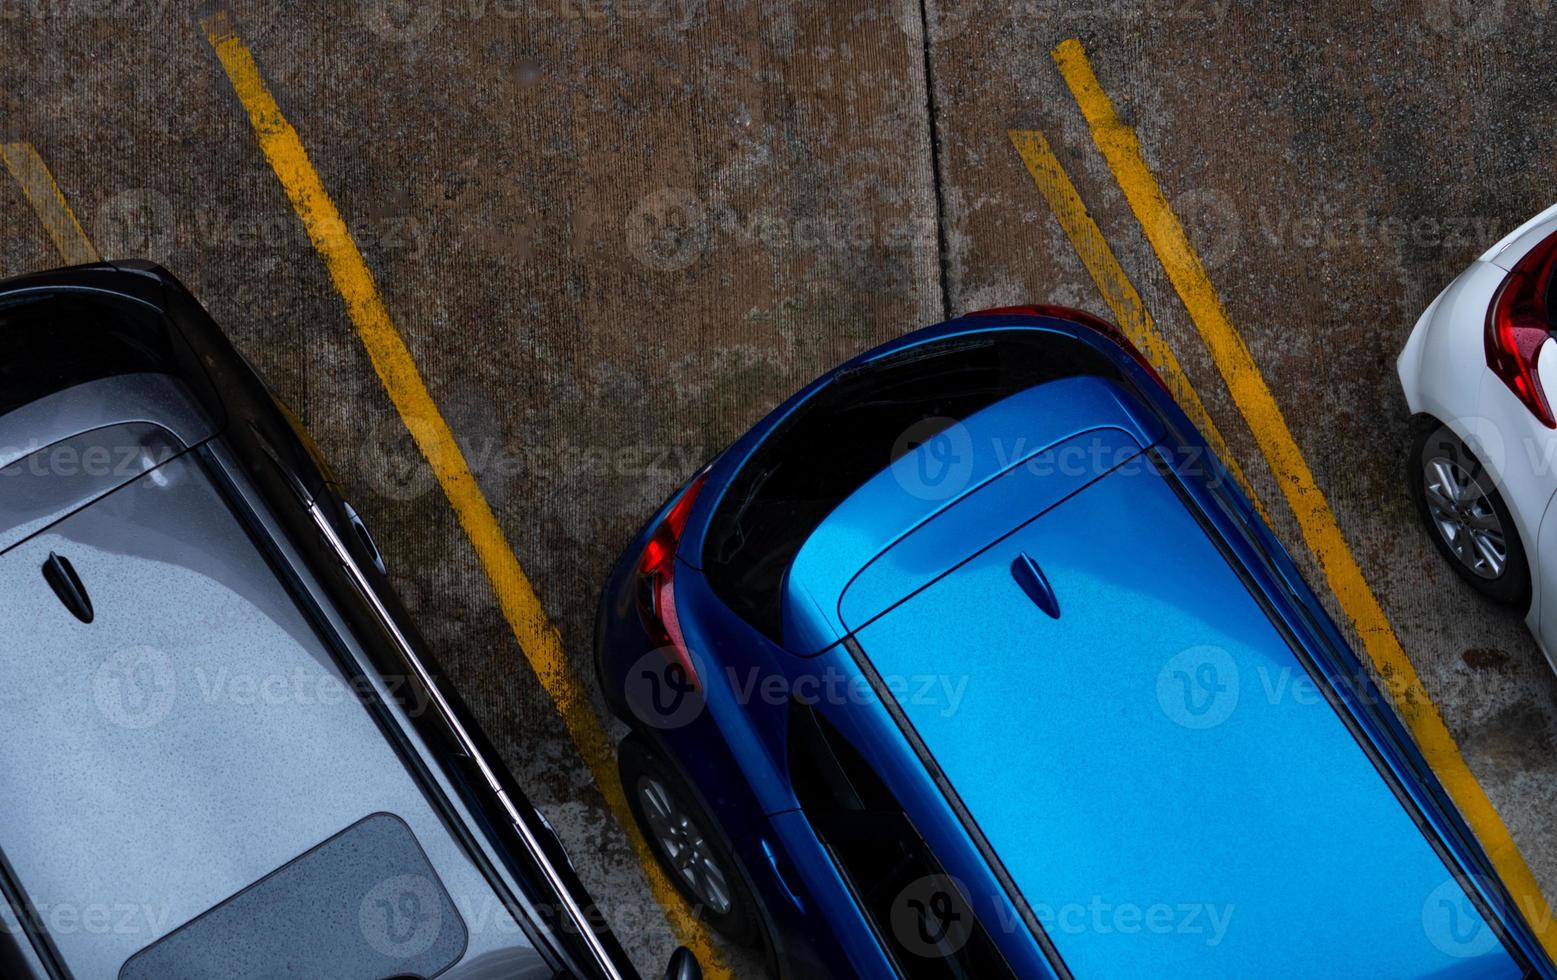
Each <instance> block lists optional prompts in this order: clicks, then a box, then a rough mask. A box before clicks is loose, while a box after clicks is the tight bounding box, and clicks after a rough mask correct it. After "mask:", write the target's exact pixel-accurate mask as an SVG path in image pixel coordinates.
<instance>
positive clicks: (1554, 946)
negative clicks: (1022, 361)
mask: <svg viewBox="0 0 1557 980" xmlns="http://www.w3.org/2000/svg"><path fill="white" fill-rule="evenodd" d="M1053 57H1054V62H1055V64H1056V65H1057V66H1058V67H1059V70H1060V74H1061V75H1063V76H1064V78H1065V83H1066V85H1068V86H1069V87H1070V91H1071V95H1072V96H1074V98H1075V100H1076V103H1077V105H1078V106H1079V107H1080V108H1081V112H1082V115H1083V116H1084V117H1086V121H1087V126H1088V128H1089V129H1090V130H1091V132H1092V140H1093V142H1094V143H1095V144H1096V145H1097V148H1098V150H1099V152H1101V153H1102V155H1103V158H1104V159H1105V160H1106V161H1107V163H1108V167H1109V169H1110V170H1111V171H1112V172H1113V175H1114V179H1115V180H1116V181H1117V182H1118V184H1119V187H1120V189H1121V190H1122V191H1123V192H1124V195H1125V198H1126V199H1127V200H1128V201H1129V203H1130V208H1131V210H1132V211H1134V212H1135V216H1136V219H1137V220H1138V221H1139V222H1140V224H1141V228H1142V229H1143V230H1144V231H1145V233H1146V238H1147V240H1148V241H1149V242H1150V243H1151V246H1152V250H1153V251H1154V252H1156V254H1157V258H1158V260H1159V261H1160V262H1161V263H1162V267H1163V269H1164V270H1165V271H1166V272H1167V274H1168V279H1169V280H1170V281H1171V282H1172V283H1173V288H1174V290H1175V291H1176V292H1177V293H1178V295H1179V298H1180V299H1181V300H1182V301H1183V303H1184V306H1185V308H1186V309H1187V310H1188V311H1189V316H1190V319H1191V320H1192V321H1193V322H1194V324H1195V327H1196V329H1197V330H1199V332H1200V335H1201V337H1203V338H1204V339H1205V342H1206V346H1207V348H1208V349H1209V350H1210V351H1211V356H1212V359H1213V360H1214V361H1215V362H1216V366H1217V369H1218V370H1219V371H1220V372H1221V374H1222V378H1223V380H1225V381H1226V383H1227V387H1228V390H1229V391H1231V392H1232V395H1233V400H1234V402H1235V403H1236V404H1237V405H1238V410H1239V411H1240V412H1241V413H1242V414H1243V416H1244V419H1245V420H1246V421H1247V422H1248V423H1249V428H1250V430H1251V431H1252V432H1253V433H1254V438H1255V441H1256V442H1257V443H1258V444H1259V447H1260V451H1261V453H1263V454H1264V456H1265V459H1266V462H1268V463H1269V464H1270V468H1271V471H1272V472H1273V473H1274V474H1275V475H1276V482H1277V484H1278V485H1279V486H1280V487H1281V490H1282V493H1283V494H1284V495H1285V497H1286V499H1287V503H1288V504H1289V505H1290V506H1291V507H1292V511H1293V513H1294V514H1295V515H1296V517H1297V520H1298V525H1299V527H1300V528H1301V529H1302V533H1303V538H1304V540H1305V541H1306V542H1307V544H1308V547H1309V548H1310V549H1311V550H1312V551H1313V553H1314V556H1315V558H1317V559H1318V561H1319V566H1320V568H1321V569H1322V570H1323V571H1324V575H1325V578H1326V580H1327V581H1328V583H1329V586H1330V589H1331V591H1333V592H1334V593H1335V596H1336V599H1337V600H1338V601H1339V602H1340V604H1341V608H1342V609H1343V610H1344V611H1345V613H1346V615H1347V617H1348V618H1349V619H1350V620H1351V622H1352V625H1353V626H1355V627H1356V629H1357V634H1358V636H1359V637H1360V638H1361V640H1362V643H1363V647H1364V649H1366V650H1367V653H1368V656H1369V657H1370V658H1371V659H1372V661H1373V664H1374V666H1375V667H1376V668H1377V669H1378V672H1379V674H1380V676H1381V677H1382V678H1383V680H1384V682H1385V684H1386V686H1387V687H1388V689H1389V691H1390V693H1391V695H1392V696H1393V697H1394V700H1395V705H1396V707H1397V709H1398V710H1399V712H1400V716H1401V718H1402V719H1403V720H1404V721H1405V723H1406V725H1407V726H1408V727H1409V728H1410V730H1411V733H1412V734H1413V735H1414V736H1415V737H1416V741H1417V744H1418V745H1419V746H1420V747H1421V750H1422V754H1423V755H1424V756H1425V757H1426V759H1427V762H1428V764H1429V765H1431V766H1432V768H1433V771H1434V772H1435V773H1436V774H1437V775H1438V779H1439V780H1440V781H1441V782H1442V783H1443V785H1444V787H1445V789H1447V790H1448V791H1449V793H1450V795H1451V796H1452V797H1453V798H1454V801H1455V802H1456V803H1457V804H1458V805H1459V808H1460V811H1461V813H1462V814H1464V816H1465V819H1466V822H1467V823H1469V824H1470V826H1471V829H1472V830H1473V831H1474V832H1475V833H1476V836H1477V837H1478V838H1480V840H1481V844H1482V847H1483V848H1485V849H1486V852H1487V855H1488V857H1489V858H1490V859H1491V861H1492V864H1493V866H1494V867H1495V868H1496V869H1497V872H1498V874H1499V876H1501V877H1502V879H1503V883H1504V885H1505V886H1506V887H1507V888H1508V890H1509V892H1510V894H1511V895H1512V896H1513V898H1514V900H1515V901H1516V902H1517V903H1518V906H1519V910H1520V911H1521V912H1522V913H1523V914H1524V915H1525V917H1526V918H1527V919H1528V920H1529V922H1530V925H1531V927H1532V928H1533V929H1534V930H1535V933H1536V935H1537V936H1538V937H1539V939H1540V942H1541V944H1542V946H1544V947H1545V949H1546V951H1547V952H1548V953H1549V954H1551V955H1552V956H1554V957H1557V928H1553V926H1554V925H1557V923H1554V921H1553V919H1552V912H1551V907H1550V906H1549V905H1548V903H1547V901H1546V898H1545V896H1544V895H1543V894H1542V893H1541V888H1540V885H1539V884H1537V882H1536V880H1535V875H1534V874H1532V873H1531V871H1530V866H1529V865H1528V864H1527V863H1526V862H1525V859H1524V856H1523V855H1522V854H1520V853H1519V848H1518V846H1517V845H1516V844H1515V843H1514V839H1513V836H1512V835H1511V834H1510V833H1509V830H1508V827H1507V826H1506V825H1504V823H1503V819H1502V818H1501V817H1500V816H1499V815H1498V812H1497V810H1496V808H1494V807H1493V805H1492V802H1491V801H1490V800H1489V799H1487V794H1486V791H1485V790H1483V789H1482V787H1481V784H1480V783H1479V782H1477V781H1476V777H1475V775H1474V774H1473V773H1472V772H1471V771H1470V767H1469V766H1468V765H1467V764H1466V762H1465V757H1464V756H1463V755H1462V754H1461V753H1460V747H1459V745H1458V744H1457V743H1456V742H1455V741H1454V736H1453V735H1452V734H1450V732H1449V729H1448V727H1447V726H1445V724H1444V721H1443V716H1442V715H1441V714H1440V713H1439V711H1438V708H1437V706H1436V705H1435V704H1433V701H1432V698H1431V697H1429V695H1428V693H1427V689H1426V688H1425V687H1423V685H1422V682H1421V678H1419V677H1418V676H1417V673H1416V668H1415V667H1413V666H1412V664H1411V660H1410V658H1408V657H1407V656H1406V653H1405V650H1404V649H1403V648H1402V647H1401V645H1400V638H1399V637H1398V636H1396V635H1395V630H1394V628H1393V627H1392V626H1391V625H1390V623H1389V619H1388V617H1386V616H1385V614H1384V609H1383V607H1382V606H1380V605H1379V601H1378V597H1377V596H1375V595H1374V593H1373V590H1372V588H1371V587H1369V585H1368V582H1367V580H1366V579H1365V578H1364V577H1363V574H1362V569H1361V568H1359V567H1358V565H1357V560H1356V558H1355V557H1354V556H1353V555H1352V552H1351V549H1350V548H1349V547H1348V546H1347V544H1346V540H1345V537H1344V536H1343V535H1342V534H1341V529H1340V526H1339V524H1338V523H1337V522H1336V519H1335V513H1334V512H1333V511H1332V510H1331V509H1330V504H1329V502H1328V501H1327V500H1326V499H1325V496H1324V493H1323V492H1322V491H1321V490H1320V489H1319V487H1318V485H1317V484H1316V483H1315V481H1314V475H1313V473H1312V472H1311V471H1310V470H1309V468H1308V463H1307V462H1306V461H1305V460H1304V458H1303V454H1302V451H1301V450H1300V449H1299V448H1298V444H1297V440H1296V439H1294V438H1293V436H1292V431H1291V429H1289V428H1288V427H1287V423H1286V419H1285V417H1284V416H1283V415H1282V412H1281V408H1280V407H1279V406H1278V405H1277V404H1276V399H1275V397H1274V396H1273V395H1272V394H1271V390H1270V386H1269V385H1267V384H1266V382H1265V378H1264V376H1263V375H1262V374H1261V373H1260V369H1259V367H1258V366H1257V365H1256V364H1255V363H1254V358H1253V356H1252V355H1251V354H1250V353H1249V348H1248V346H1247V345H1246V344H1245V343H1244V341H1243V337H1242V335H1241V334H1240V333H1239V332H1238V329H1237V328H1236V327H1235V326H1233V323H1232V320H1231V319H1230V318H1229V317H1228V315H1227V310H1226V308H1225V307H1224V306H1223V305H1222V300H1221V296H1220V295H1219V294H1218V293H1217V291H1216V288H1215V287H1214V286H1213V285H1212V284H1211V279H1210V277H1209V276H1208V275H1207V274H1206V270H1205V266H1204V264H1203V263H1202V262H1201V260H1200V256H1199V255H1198V253H1196V251H1195V249H1194V247H1193V246H1192V245H1191V244H1190V242H1189V238H1188V236H1187V235H1185V233H1184V227H1183V225H1182V224H1181V223H1180V222H1179V219H1178V216H1177V215H1176V214H1174V212H1173V209H1172V207H1171V206H1170V205H1169V204H1168V201H1167V198H1165V197H1164V196H1163V193H1162V188H1161V187H1160V186H1159V185H1158V184H1157V180H1156V178H1155V177H1153V176H1152V172H1151V169H1150V168H1149V167H1148V166H1147V164H1146V159H1145V157H1144V155H1143V154H1142V152H1141V144H1140V140H1139V138H1138V137H1137V136H1136V134H1135V131H1134V130H1133V129H1132V128H1131V127H1130V126H1129V124H1127V123H1126V122H1124V120H1122V119H1120V118H1119V115H1118V113H1117V112H1116V111H1115V109H1114V104H1113V101H1112V100H1111V99H1110V98H1109V96H1108V93H1107V92H1105V91H1104V90H1103V87H1102V84H1101V83H1100V82H1099V81H1098V78H1097V75H1096V73H1095V72H1094V71H1093V69H1092V64H1091V62H1090V61H1089V60H1088V58H1087V54H1086V50H1085V49H1084V48H1083V47H1082V45H1081V42H1080V41H1077V40H1075V39H1071V40H1067V41H1064V42H1062V43H1061V44H1060V45H1059V46H1058V47H1056V48H1055V49H1054V52H1053Z"/></svg>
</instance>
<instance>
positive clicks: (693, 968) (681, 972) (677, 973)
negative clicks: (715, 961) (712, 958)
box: [665, 946, 703, 980]
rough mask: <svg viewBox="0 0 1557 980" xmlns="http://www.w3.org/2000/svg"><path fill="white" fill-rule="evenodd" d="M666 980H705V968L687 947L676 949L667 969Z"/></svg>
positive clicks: (671, 955)
mask: <svg viewBox="0 0 1557 980" xmlns="http://www.w3.org/2000/svg"><path fill="white" fill-rule="evenodd" d="M665 980H703V967H702V964H700V963H698V961H697V957H696V956H693V955H692V951H691V950H690V949H687V948H686V947H685V946H678V947H676V951H675V952H674V953H671V954H670V965H669V966H667V967H665Z"/></svg>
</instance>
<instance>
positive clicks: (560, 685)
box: [202, 12, 730, 977]
mask: <svg viewBox="0 0 1557 980" xmlns="http://www.w3.org/2000/svg"><path fill="white" fill-rule="evenodd" d="M202 24H203V26H204V28H205V32H206V37H207V39H208V40H209V41H210V43H211V46H212V47H213V48H214V49H215V51H216V56H217V58H218V59H219V60H220V61H221V63H222V67H223V68H224V69H225V70H226V72H227V77H228V79H229V80H230V81H231V82H232V87H233V91H234V92H235V93H236V94H237V96H238V101H240V102H241V103H243V107H244V109H245V110H246V111H247V112H248V115H249V122H250V123H252V124H253V127H254V132H255V135H256V136H257V137H258V138H259V144H260V149H261V150H262V151H264V154H265V158H266V159H267V160H269V161H270V165H271V168H272V169H273V170H274V171H275V173H276V177H277V178H278V179H279V180H280V181H281V185H282V187H283V188H285V190H286V194H287V197H288V198H289V199H290V200H291V202H292V207H293V209H294V210H296V212H297V216H298V218H299V219H300V220H301V221H302V222H303V227H304V228H305V229H306V230H307V232H308V237H309V238H310V240H312V242H313V245H314V248H315V250H316V251H318V253H319V256H320V258H322V259H323V260H324V264H325V267H326V268H327V269H328V270H329V274H330V278H331V280H332V281H333V282H334V283H335V288H336V289H337V291H339V293H340V295H341V298H342V299H343V300H344V301H345V303H346V313H347V316H348V317H349V318H350V319H351V322H352V325H353V326H354V327H356V330H357V333H358V335H359V336H360V337H361V338H362V342H363V345H364V346H365V347H366V348H367V351H368V356H369V358H370V359H371V360H372V362H373V369H374V370H375V371H376V372H377V373H378V376H379V380H380V381H382V382H383V385H384V389H385V390H386V391H387V392H388V393H389V398H390V401H392V402H393V403H394V405H395V409H396V410H397V411H398V412H399V413H400V417H401V419H402V420H404V422H405V424H406V428H408V429H409V430H410V431H411V436H412V438H413V439H414V440H415V442H416V445H417V448H418V449H419V450H421V453H422V455H423V456H425V457H426V458H427V462H428V463H429V464H430V465H431V466H432V468H433V472H434V473H436V474H437V477H438V483H439V484H440V485H441V486H442V487H443V492H444V493H445V494H446V495H447V496H448V498H449V503H450V504H452V505H453V507H454V512H455V514H456V515H457V516H458V518H459V521H460V524H461V526H463V527H464V529H465V533H466V534H467V535H468V536H469V538H470V541H471V544H472V545H473V546H474V548H475V551H476V555H477V557H478V559H479V560H480V562H481V567H482V569H483V570H484V571H485V572H486V575H487V579H488V581H489V582H490V583H491V585H492V590H493V592H495V593H496V595H497V600H498V604H499V606H501V608H502V611H503V616H504V618H506V619H507V620H508V625H509V627H510V628H511V629H512V630H513V633H514V636H515V638H516V639H517V640H518V641H519V646H520V649H521V650H523V652H524V655H525V657H526V658H527V659H528V660H529V662H530V666H531V667H532V668H533V669H534V671H535V675H536V677H538V678H539V679H540V682H541V685H542V686H543V687H545V689H546V691H547V693H548V694H550V695H551V697H552V700H553V701H554V702H555V703H556V706H557V710H558V712H559V713H560V714H561V715H562V720H563V723H564V724H565V725H566V726H567V729H568V733H569V735H571V736H572V739H573V742H574V745H575V746H576V747H577V748H578V751H579V754H580V755H581V756H583V759H584V762H585V764H586V765H587V766H588V767H589V770H590V773H591V775H592V776H593V777H594V779H595V783H596V784H597V785H598V786H599V788H600V792H601V794H602V795H603V796H604V797H605V800H606V803H607V805H608V806H609V807H610V808H611V811H612V813H614V814H615V816H616V818H617V820H618V821H619V822H620V823H621V825H622V829H623V830H624V831H625V832H626V833H627V837H628V839H629V840H630V841H631V842H632V845H633V849H634V851H635V852H636V853H637V856H638V859H639V861H640V863H641V864H642V865H643V870H644V873H645V875H646V876H647V877H648V880H649V887H650V889H651V890H652V891H653V894H654V897H655V899H656V900H657V901H658V902H659V903H660V904H661V905H662V906H664V908H665V912H666V915H667V917H668V918H669V920H670V924H671V927H672V928H673V929H674V930H675V932H676V934H677V936H678V937H679V938H680V939H681V941H682V942H684V943H686V944H687V945H688V946H689V947H691V948H692V950H693V952H695V953H696V954H697V957H698V959H699V960H700V961H701V962H702V963H703V965H704V969H705V971H706V972H707V973H708V975H709V976H713V977H727V976H730V971H729V968H728V967H727V966H726V965H725V964H724V962H723V958H722V957H721V956H720V955H719V953H718V952H717V950H716V949H715V947H714V945H713V944H712V942H711V941H710V939H709V936H708V934H707V932H706V931H705V930H704V928H703V926H702V924H701V923H700V922H699V921H698V920H697V918H696V917H695V916H694V915H693V914H692V913H691V911H690V910H689V909H688V908H687V907H686V906H685V905H684V904H683V903H682V901H681V899H680V896H679V895H678V894H677V892H676V890H675V888H674V887H673V886H672V885H671V882H670V879H669V878H667V877H666V876H665V875H664V873H663V872H662V871H661V870H660V868H659V865H657V864H656V863H655V862H654V859H653V856H652V854H651V852H650V851H649V846H648V844H647V842H645V841H644V839H643V836H642V835H641V834H640V833H639V832H638V829H637V826H636V825H635V824H634V822H633V819H632V817H631V815H630V812H629V810H628V807H627V798H626V796H625V795H624V793H623V791H622V788H621V784H620V782H619V781H618V780H617V778H616V767H615V764H614V762H613V758H614V752H613V750H612V746H611V740H610V737H609V736H608V735H607V734H606V730H605V727H604V725H602V723H601V720H600V718H599V716H598V715H596V713H595V711H594V709H593V707H592V706H591V704H590V700H589V696H588V695H587V694H586V693H585V688H584V686H583V684H581V683H580V682H579V678H578V676H577V674H576V673H575V672H574V670H573V667H572V664H571V663H570V662H569V660H568V658H567V656H566V654H565V652H564V651H563V648H562V638H561V635H560V634H559V633H558V632H557V628H556V627H555V626H553V625H552V623H551V621H550V620H549V619H548V618H547V616H546V612H545V610H544V609H542V607H541V602H540V599H539V598H538V597H537V596H536V594H535V589H534V587H533V586H532V585H531V584H530V580H529V579H528V578H527V577H526V576H525V574H524V570H523V569H521V568H520V567H519V560H518V558H516V557H515V555H514V552H513V549H512V548H510V547H509V545H508V541H507V539H506V537H505V536H504V534H503V530H502V528H501V527H500V526H499V524H498V522H497V517H496V516H495V515H494V514H493V513H492V507H491V505H490V504H489V503H488V502H487V499H486V497H485V495H483V494H482V492H481V488H480V487H479V486H478V485H477V483H476V477H475V475H474V474H473V473H472V472H471V470H470V466H469V464H468V463H467V462H466V460H465V455H464V453H463V452H462V451H461V450H460V447H459V445H458V444H457V443H456V442H455V440H454V433H453V432H452V431H451V430H450V429H449V425H448V423H447V422H445V421H444V418H443V416H442V414H441V413H439V411H438V407H437V405H436V404H434V402H433V399H432V395H431V394H430V393H429V392H428V390H427V386H426V384H425V383H424V382H423V380H422V376H421V373H420V371H419V370H418V369H417V366H416V363H415V361H414V360H413V359H412V357H411V352H410V350H409V349H408V348H407V347H406V344H405V340H404V338H403V337H402V336H401V334H400V331H399V330H398V329H397V328H396V327H395V324H394V323H393V321H392V320H391V319H390V316H389V311H388V309H386V308H385V306H384V302H383V300H382V298H381V297H380V295H379V292H378V287H377V285H376V284H375V283H374V281H373V274H372V273H371V272H370V271H368V266H367V263H366V262H365V261H364V260H363V257H362V253H361V251H359V250H358V248H357V244H356V242H355V241H354V240H353V239H352V237H351V234H350V232H349V231H348V230H347V229H346V224H345V222H344V221H343V220H342V219H341V215H340V212H339V211H337V210H336V208H335V204H334V202H333V201H332V200H331V199H330V196H329V194H328V193H326V192H325V189H324V185H323V183H321V182H320V180H319V175H318V173H317V172H316V171H315V170H314V167H313V164H312V163H311V162H310V161H309V159H308V154H307V152H306V151H305V150H304V149H303V143H302V140H301V139H300V138H299V137H298V134H297V131H296V130H295V129H293V128H292V126H291V124H290V123H288V122H287V120H286V118H285V117H284V116H283V115H282V114H281V109H280V107H278V106H277V105H276V101H275V99H274V98H273V97H272V96H271V94H270V91H269V89H268V88H266V86H265V82H264V79H263V78H262V77H261V76H260V72H259V68H258V66H257V65H256V64H255V63H254V58H253V56H252V55H251V54H250V53H249V50H248V48H247V47H245V46H244V44H243V42H242V41H241V40H240V39H239V38H238V36H237V35H236V33H234V30H233V27H232V24H231V22H230V20H229V18H228V16H227V14H226V12H218V13H216V14H213V15H212V16H210V17H208V18H206V19H205V20H204V21H203V22H202Z"/></svg>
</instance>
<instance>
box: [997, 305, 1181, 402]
mask: <svg viewBox="0 0 1557 980" xmlns="http://www.w3.org/2000/svg"><path fill="white" fill-rule="evenodd" d="M968 316H1052V317H1054V318H1055V319H1056V320H1069V321H1071V322H1072V323H1079V324H1081V325H1082V326H1084V327H1091V328H1092V329H1093V330H1096V331H1097V332H1098V333H1100V334H1102V335H1103V336H1105V337H1107V338H1108V339H1109V340H1112V341H1113V342H1114V343H1116V344H1118V345H1119V346H1120V347H1123V348H1124V349H1125V352H1126V353H1128V354H1129V355H1130V356H1131V357H1133V358H1134V359H1135V362H1136V363H1137V364H1139V365H1140V366H1141V367H1143V368H1145V369H1146V373H1147V374H1148V375H1150V376H1151V379H1152V380H1153V381H1155V382H1157V385H1158V387H1160V388H1163V389H1164V390H1166V389H1167V387H1168V385H1167V383H1166V382H1164V381H1163V380H1162V375H1160V374H1158V373H1157V369H1156V368H1155V367H1154V366H1152V362H1151V361H1148V360H1147V359H1146V355H1145V354H1142V353H1141V352H1140V350H1139V349H1138V348H1137V347H1136V346H1135V345H1134V344H1133V343H1131V342H1130V338H1129V337H1126V336H1125V335H1124V331H1122V330H1120V329H1119V328H1118V327H1116V326H1114V325H1113V324H1112V323H1109V322H1108V321H1107V320H1104V319H1103V318H1102V317H1096V316H1093V315H1092V314H1090V313H1086V312H1084V311H1082V310H1073V309H1071V308H1070V307H1068V306H1048V305H1041V306H997V307H995V308H994V309H992V310H975V311H974V312H972V313H969V314H968Z"/></svg>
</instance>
